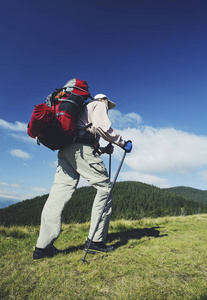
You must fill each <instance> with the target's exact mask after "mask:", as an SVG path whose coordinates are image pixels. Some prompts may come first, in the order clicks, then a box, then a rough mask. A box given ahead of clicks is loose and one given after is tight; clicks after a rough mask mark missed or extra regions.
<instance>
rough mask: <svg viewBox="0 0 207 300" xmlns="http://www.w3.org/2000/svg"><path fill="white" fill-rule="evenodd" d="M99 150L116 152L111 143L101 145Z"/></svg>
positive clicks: (102, 152)
mask: <svg viewBox="0 0 207 300" xmlns="http://www.w3.org/2000/svg"><path fill="white" fill-rule="evenodd" d="M99 150H100V151H101V154H104V153H106V154H112V153H113V152H114V146H113V145H112V144H111V143H109V144H108V145H107V146H106V147H100V148H99Z"/></svg>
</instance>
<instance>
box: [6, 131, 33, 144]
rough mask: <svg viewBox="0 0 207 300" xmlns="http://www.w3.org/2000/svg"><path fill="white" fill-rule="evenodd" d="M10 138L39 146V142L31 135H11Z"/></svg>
mask: <svg viewBox="0 0 207 300" xmlns="http://www.w3.org/2000/svg"><path fill="white" fill-rule="evenodd" d="M9 136H11V137H13V138H14V139H16V140H18V141H22V142H26V143H34V144H37V140H36V139H33V138H31V137H30V136H29V135H23V134H20V133H10V134H9Z"/></svg>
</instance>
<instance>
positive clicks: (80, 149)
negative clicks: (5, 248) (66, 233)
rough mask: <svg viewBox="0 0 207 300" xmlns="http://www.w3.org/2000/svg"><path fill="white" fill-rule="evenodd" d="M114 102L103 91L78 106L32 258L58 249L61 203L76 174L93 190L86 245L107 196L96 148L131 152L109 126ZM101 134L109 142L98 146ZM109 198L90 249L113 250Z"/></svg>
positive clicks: (129, 144)
mask: <svg viewBox="0 0 207 300" xmlns="http://www.w3.org/2000/svg"><path fill="white" fill-rule="evenodd" d="M114 107H115V103H114V102H112V101H111V100H109V98H108V97H107V96H106V95H104V94H97V95H96V96H95V97H94V99H93V100H92V101H90V102H89V103H88V104H87V105H86V106H85V107H84V108H83V110H82V112H81V114H80V116H79V119H78V121H77V124H76V128H77V130H76V135H75V139H74V143H71V144H69V145H67V146H66V147H64V148H62V149H60V150H59V152H58V166H57V170H56V174H55V178H54V183H53V186H52V189H51V191H50V194H49V197H48V199H47V201H46V203H45V206H44V208H43V211H42V215H41V226H40V233H39V237H38V240H37V244H36V247H35V250H34V253H33V259H34V260H38V259H41V258H43V257H53V256H54V255H56V254H58V253H59V252H61V251H60V250H58V249H56V248H55V247H54V245H53V242H54V241H55V240H56V239H57V238H58V236H59V234H60V231H61V213H62V211H63V208H64V206H65V204H66V203H67V202H68V201H69V200H70V198H71V197H72V194H73V192H74V191H75V189H76V187H77V184H78V181H79V178H80V176H82V177H83V178H85V179H87V181H88V182H89V184H90V185H91V186H93V187H94V188H95V189H96V190H97V193H96V196H95V199H94V203H93V207H92V213H91V224H90V230H89V234H88V239H87V241H86V243H85V248H87V245H88V243H89V242H90V238H91V236H92V234H93V232H94V228H95V226H96V224H97V221H98V218H99V216H100V214H101V211H102V209H103V205H104V202H105V201H106V199H107V197H108V193H109V191H110V187H111V183H110V179H109V176H108V172H107V170H106V167H105V165H104V163H103V160H102V158H101V156H100V154H101V153H100V152H102V153H108V154H111V153H112V152H113V146H112V145H111V144H110V143H113V144H115V145H117V146H119V147H121V148H122V149H123V150H124V151H126V152H131V149H132V142H131V141H124V140H123V139H122V137H121V136H120V135H119V134H117V133H116V132H115V131H114V130H113V129H112V128H111V122H110V120H109V118H108V109H113V108H114ZM100 137H102V138H103V139H104V140H106V141H107V142H109V145H108V146H107V147H105V148H99V143H98V142H99V139H100ZM111 204H112V199H111V197H110V199H109V201H108V203H107V205H106V208H105V211H104V214H103V216H102V219H101V221H100V223H99V226H98V228H97V231H96V233H95V235H94V237H93V240H92V241H91V244H90V248H89V250H90V251H91V252H93V251H94V252H109V251H112V250H114V248H113V247H112V246H107V245H106V237H107V234H108V228H109V221H110V215H111V211H112V208H111V206H112V205H111Z"/></svg>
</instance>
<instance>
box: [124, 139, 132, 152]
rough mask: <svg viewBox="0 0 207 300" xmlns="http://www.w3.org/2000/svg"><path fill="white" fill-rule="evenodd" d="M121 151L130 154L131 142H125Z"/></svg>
mask: <svg viewBox="0 0 207 300" xmlns="http://www.w3.org/2000/svg"><path fill="white" fill-rule="evenodd" d="M123 149H124V150H125V151H126V152H127V153H130V152H131V150H132V141H127V142H125V144H124V147H123Z"/></svg>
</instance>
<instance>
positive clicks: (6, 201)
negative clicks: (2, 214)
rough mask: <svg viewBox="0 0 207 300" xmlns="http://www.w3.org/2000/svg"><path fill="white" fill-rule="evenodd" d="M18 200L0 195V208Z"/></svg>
mask: <svg viewBox="0 0 207 300" xmlns="http://www.w3.org/2000/svg"><path fill="white" fill-rule="evenodd" d="M17 202H18V201H17V200H16V199H8V198H3V197H2V198H1V197H0V208H4V207H8V206H9V205H13V204H16V203H17Z"/></svg>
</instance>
